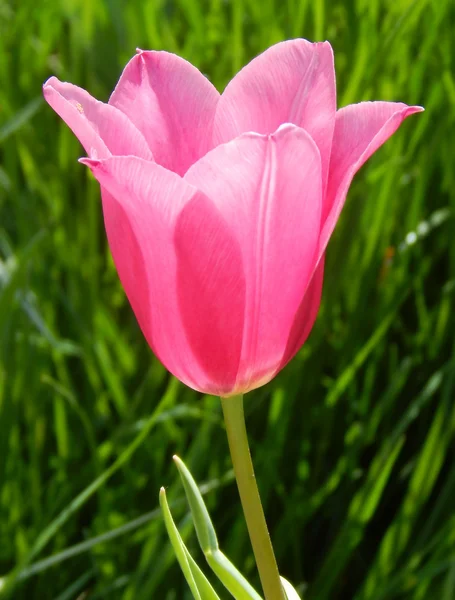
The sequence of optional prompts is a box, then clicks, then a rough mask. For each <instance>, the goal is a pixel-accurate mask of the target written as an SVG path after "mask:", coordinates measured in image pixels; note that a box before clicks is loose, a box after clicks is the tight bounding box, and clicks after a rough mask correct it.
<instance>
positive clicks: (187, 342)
mask: <svg viewBox="0 0 455 600" xmlns="http://www.w3.org/2000/svg"><path fill="white" fill-rule="evenodd" d="M82 162H84V164H87V165H88V166H89V167H90V168H91V169H92V171H93V173H94V175H95V177H96V178H97V179H98V181H99V183H100V184H101V186H102V188H103V209H104V218H105V224H106V230H107V235H108V239H109V245H110V248H111V251H112V255H113V258H114V261H115V264H116V267H117V270H118V273H119V277H120V280H121V282H122V285H123V287H124V288H125V291H126V294H127V296H128V299H129V301H130V303H131V306H132V308H133V310H134V312H135V315H136V317H137V319H138V322H139V325H140V327H141V329H142V331H143V333H144V335H145V337H146V339H147V341H148V343H149V344H150V346H151V348H152V349H153V351H154V352H155V354H156V355H157V356H158V358H159V359H160V360H161V361H162V363H163V364H164V365H165V366H166V368H167V369H169V371H171V372H172V373H173V374H174V375H175V376H176V377H178V378H179V379H180V380H181V381H183V382H184V383H186V384H187V385H189V386H190V387H193V388H195V389H197V390H199V391H202V392H205V393H210V394H217V395H226V394H229V393H230V392H231V391H232V389H233V388H234V384H235V380H236V376H237V371H238V365H239V361H240V350H241V342H242V329H243V315H244V308H245V282H244V274H243V267H242V263H241V252H240V246H239V244H238V242H237V240H236V239H235V237H234V235H233V234H232V232H231V231H230V230H229V228H228V227H227V225H226V222H225V220H224V219H223V218H222V216H221V215H220V213H219V211H218V210H217V209H216V207H215V205H214V204H213V203H212V202H210V201H209V200H208V198H207V197H205V196H204V194H202V193H201V192H199V191H198V190H197V189H196V188H194V187H193V186H191V185H190V184H188V183H187V182H186V181H184V180H183V179H181V178H180V177H179V176H177V175H176V174H174V173H172V172H170V171H167V170H166V169H164V168H162V167H160V166H159V165H157V164H155V163H151V162H146V161H144V160H141V159H138V158H135V157H112V158H110V159H107V160H104V161H92V160H87V159H84V160H83V161H82Z"/></svg>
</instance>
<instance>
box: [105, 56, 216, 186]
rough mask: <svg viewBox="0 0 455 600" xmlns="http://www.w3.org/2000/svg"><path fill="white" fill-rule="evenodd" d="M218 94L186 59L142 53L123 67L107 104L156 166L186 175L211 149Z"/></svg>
mask: <svg viewBox="0 0 455 600" xmlns="http://www.w3.org/2000/svg"><path fill="white" fill-rule="evenodd" d="M218 99H219V93H218V92H217V90H216V89H215V88H214V87H213V85H212V84H211V83H210V82H209V81H208V79H207V78H206V77H204V76H203V75H202V73H201V72H200V71H198V69H196V67H193V65H191V64H190V63H188V62H187V61H186V60H184V59H183V58H180V57H179V56H176V55H174V54H170V53H168V52H142V51H140V52H139V53H138V54H137V55H136V56H135V57H134V58H132V59H131V60H130V62H129V63H128V64H127V66H126V67H125V70H124V71H123V74H122V76H121V77H120V80H119V82H118V84H117V87H116V88H115V90H114V92H113V94H112V96H111V98H110V100H109V104H110V105H112V106H116V107H117V108H119V109H120V110H121V111H123V112H124V113H125V114H126V115H127V116H128V118H129V119H130V120H131V121H132V122H133V123H134V124H135V125H136V127H137V128H138V129H139V130H140V131H141V132H142V133H143V135H144V137H145V139H146V140H147V142H148V144H149V146H150V148H151V149H152V152H153V155H154V157H155V160H156V162H157V163H158V164H160V165H162V166H163V167H166V168H167V169H169V170H171V171H174V172H175V173H179V174H180V175H183V174H184V173H185V172H186V171H187V169H188V168H189V166H190V165H191V164H193V163H194V162H195V161H196V160H198V159H199V158H200V157H201V156H204V154H205V153H206V152H207V151H208V150H209V149H210V148H211V147H212V128H213V117H214V114H215V108H216V105H217V102H218Z"/></svg>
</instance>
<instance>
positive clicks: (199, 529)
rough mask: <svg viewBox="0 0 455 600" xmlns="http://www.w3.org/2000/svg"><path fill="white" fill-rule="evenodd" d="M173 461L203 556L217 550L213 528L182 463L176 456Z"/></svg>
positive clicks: (199, 494)
mask: <svg viewBox="0 0 455 600" xmlns="http://www.w3.org/2000/svg"><path fill="white" fill-rule="evenodd" d="M173 459H174V462H175V464H176V465H177V468H178V470H179V473H180V476H181V478H182V482H183V487H184V488H185V494H186V497H187V499H188V503H189V505H190V509H191V514H192V515H193V521H194V526H195V528H196V534H197V537H198V540H199V544H200V546H201V548H202V551H203V552H204V554H205V553H206V552H209V551H215V550H218V539H217V537H216V532H215V528H214V527H213V523H212V521H211V519H210V515H209V513H208V510H207V507H206V506H205V503H204V500H203V499H202V494H201V492H200V491H199V488H198V487H197V485H196V482H195V481H194V479H193V477H192V476H191V473H190V472H189V470H188V468H187V467H186V466H185V464H184V462H183V461H182V460H181V459H180V458H179V457H178V456H174V457H173Z"/></svg>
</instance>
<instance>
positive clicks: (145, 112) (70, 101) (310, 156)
mask: <svg viewBox="0 0 455 600" xmlns="http://www.w3.org/2000/svg"><path fill="white" fill-rule="evenodd" d="M44 96H45V98H46V100H47V101H48V103H49V104H50V105H51V106H52V107H53V108H54V110H55V111H56V112H57V113H58V114H59V115H60V116H61V117H62V119H64V121H65V122H66V123H67V124H68V125H69V127H70V128H71V129H72V130H73V132H74V133H75V134H76V136H77V137H78V138H79V140H80V142H81V143H82V145H83V146H84V148H85V150H86V152H87V155H88V158H85V159H81V162H83V163H84V164H86V165H87V166H88V167H89V168H90V169H91V170H92V172H93V174H94V176H95V177H96V179H97V180H98V181H99V183H100V185H101V193H102V201H103V211H104V220H105V226H106V232H107V236H108V240H109V245H110V248H111V252H112V255H113V258H114V262H115V264H116V267H117V270H118V274H119V277H120V280H121V282H122V284H123V287H124V288H125V291H126V294H127V296H128V298H129V301H130V303H131V306H132V308H133V310H134V312H135V315H136V317H137V320H138V322H139V325H140V327H141V329H142V331H143V333H144V335H145V337H146V339H147V341H148V343H149V345H150V346H151V348H152V350H153V351H154V352H155V354H156V355H157V356H158V358H159V359H160V360H161V361H162V362H163V364H164V365H165V366H166V367H167V368H168V369H169V370H170V371H171V372H172V373H173V374H174V375H175V376H176V377H178V378H179V379H180V380H181V381H183V382H184V383H186V384H187V385H189V386H190V387H192V388H194V389H197V390H200V391H202V392H206V393H211V394H217V395H222V396H229V395H232V394H238V393H242V392H246V391H248V390H251V389H254V388H256V387H258V386H260V385H263V384H265V383H267V382H268V381H270V380H271V379H272V378H273V377H274V376H275V375H276V374H277V373H278V372H279V371H280V369H282V368H283V367H284V365H286V363H287V362H288V361H289V360H290V359H291V358H292V357H293V356H294V355H295V353H296V352H297V351H298V350H299V348H300V347H301V346H302V344H303V343H304V341H305V340H306V338H307V336H308V334H309V332H310V331H311V328H312V326H313V323H314V321H315V318H316V315H317V312H318V309H319V304H320V298H321V290H322V281H323V269H324V252H325V249H326V246H327V243H328V241H329V238H330V236H331V234H332V231H333V229H334V227H335V224H336V222H337V220H338V217H339V215H340V212H341V209H342V206H343V204H344V201H345V198H346V194H347V191H348V188H349V185H350V183H351V181H352V178H353V176H354V174H355V173H356V171H357V170H358V169H359V168H360V167H361V166H362V165H363V163H364V162H365V161H366V160H367V159H368V158H369V157H370V156H371V155H372V154H373V152H375V151H376V150H377V149H378V148H379V146H381V145H382V144H383V143H384V142H385V141H386V140H387V139H388V138H389V137H390V136H391V135H392V134H393V133H394V132H395V131H396V129H397V128H398V127H399V125H400V124H401V122H402V121H403V120H404V119H405V118H406V117H407V116H409V115H411V114H413V113H415V112H419V111H420V110H422V109H421V108H420V107H416V106H414V107H409V106H406V105H405V104H401V103H394V102H363V103H360V104H354V105H350V106H347V107H345V108H342V109H340V110H338V111H337V110H336V92H335V72H334V65H333V53H332V48H331V46H330V44H329V43H328V42H324V43H316V44H312V43H310V42H307V41H306V40H301V39H299V40H291V41H287V42H282V43H279V44H276V45H275V46H272V47H271V48H269V49H268V50H267V51H266V52H264V53H263V54H261V55H260V56H258V57H257V58H255V59H254V60H253V61H252V62H250V63H249V64H248V65H247V66H246V67H244V68H243V69H242V70H241V71H240V72H239V73H238V74H237V75H236V76H235V77H234V79H232V81H231V82H230V83H229V84H228V86H227V87H226V89H225V90H224V92H223V93H222V94H221V95H220V94H219V93H218V92H217V90H216V89H215V88H214V87H213V86H212V84H211V83H210V82H209V81H208V79H206V78H205V77H204V76H203V75H202V74H201V73H200V72H199V71H198V70H197V69H196V68H195V67H194V66H192V65H191V64H189V63H188V62H186V61H185V60H183V59H182V58H179V57H178V56H176V55H174V54H169V53H167V52H142V51H139V52H138V54H137V55H136V56H135V57H134V58H132V59H131V61H130V62H129V63H128V65H127V66H126V68H125V70H124V72H123V74H122V76H121V78H120V80H119V82H118V84H117V86H116V88H115V90H114V92H113V94H112V96H111V98H110V99H109V102H108V103H107V104H104V103H102V102H98V101H97V100H95V99H94V98H93V97H92V96H90V95H89V94H88V93H87V92H86V91H85V90H82V89H80V88H78V87H76V86H74V85H71V84H69V83H62V82H60V81H58V79H56V78H55V77H52V78H51V79H49V80H48V81H47V82H46V84H45V85H44Z"/></svg>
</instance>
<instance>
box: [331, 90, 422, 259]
mask: <svg viewBox="0 0 455 600" xmlns="http://www.w3.org/2000/svg"><path fill="white" fill-rule="evenodd" d="M422 110H423V108H421V107H420V106H407V105H406V104H402V103H400V102H361V103H360V104H351V105H349V106H346V107H345V108H342V109H341V110H339V111H338V112H337V115H336V124H335V134H334V138H333V147H332V155H331V159H330V170H329V181H328V187H327V196H326V199H325V203H324V209H323V228H322V234H321V240H320V254H321V255H322V253H323V252H324V250H325V248H326V246H327V243H328V241H329V238H330V236H331V235H332V232H333V229H334V227H335V225H336V222H337V220H338V217H339V216H340V212H341V209H342V208H343V205H344V201H345V199H346V194H347V192H348V189H349V186H350V185H351V181H352V178H353V177H354V175H355V174H356V172H357V171H358V170H359V169H360V167H361V166H362V165H363V164H364V163H365V162H366V161H367V160H368V159H369V158H370V156H371V155H372V154H373V153H374V152H376V150H377V149H378V148H379V147H380V146H382V144H383V143H384V142H386V141H387V140H388V139H389V137H390V136H391V135H392V134H393V133H395V131H396V130H397V129H398V127H399V126H400V125H401V123H402V122H403V120H404V119H405V118H406V117H408V116H409V115H412V114H414V113H417V112H421V111H422Z"/></svg>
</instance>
